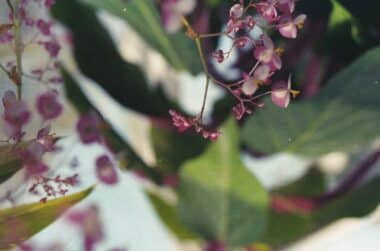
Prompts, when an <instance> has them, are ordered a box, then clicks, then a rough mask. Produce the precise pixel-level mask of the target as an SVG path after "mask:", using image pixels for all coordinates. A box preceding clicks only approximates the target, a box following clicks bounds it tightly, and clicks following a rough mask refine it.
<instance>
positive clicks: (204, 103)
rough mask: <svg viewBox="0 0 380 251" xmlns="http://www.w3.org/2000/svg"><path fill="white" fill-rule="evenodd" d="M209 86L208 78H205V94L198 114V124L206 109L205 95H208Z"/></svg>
mask: <svg viewBox="0 0 380 251" xmlns="http://www.w3.org/2000/svg"><path fill="white" fill-rule="evenodd" d="M209 85H210V78H209V77H208V76H207V79H206V87H205V92H204V96H203V102H202V108H201V112H200V113H199V120H200V122H202V118H203V113H204V111H205V107H206V100H207V94H208V88H209Z"/></svg>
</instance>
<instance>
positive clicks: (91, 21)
mask: <svg viewBox="0 0 380 251" xmlns="http://www.w3.org/2000/svg"><path fill="white" fill-rule="evenodd" d="M52 13H53V15H54V17H55V18H57V19H58V20H59V21H60V22H62V23H63V24H65V25H66V26H67V27H68V28H69V29H70V30H71V32H72V33H73V38H74V44H75V47H74V54H75V59H76V62H77V64H78V66H79V68H80V70H81V71H82V72H83V73H84V74H85V75H86V76H87V77H89V78H91V79H92V80H94V81H95V82H97V83H98V84H99V85H101V87H102V88H103V89H104V90H105V91H107V92H108V93H109V94H110V95H111V96H112V97H113V98H114V99H115V100H117V101H118V102H119V103H120V104H122V105H124V106H126V107H128V108H131V109H134V110H136V111H138V112H141V113H144V114H147V115H151V116H158V115H162V114H167V111H168V109H170V108H172V107H176V106H175V104H174V103H172V102H171V101H169V100H168V99H167V98H166V97H165V96H164V94H163V92H162V91H161V90H153V89H151V88H150V87H149V86H148V84H147V81H146V78H145V76H144V74H143V72H142V71H141V69H140V68H139V67H138V66H136V65H133V64H130V63H127V62H125V61H124V60H123V59H122V58H121V56H120V54H119V52H118V51H117V49H116V48H115V45H114V44H113V41H112V39H111V38H110V36H109V34H108V32H107V31H106V30H105V28H104V27H103V26H102V25H101V23H100V21H99V20H98V18H97V16H96V13H95V11H94V10H93V9H92V8H90V7H88V6H86V5H84V4H82V3H80V2H79V1H77V0H71V1H65V0H59V1H57V3H56V5H55V6H54V8H53V10H52ZM72 13H76V14H75V15H72ZM89 27H91V29H89Z"/></svg>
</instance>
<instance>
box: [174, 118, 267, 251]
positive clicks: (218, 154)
mask: <svg viewBox="0 0 380 251" xmlns="http://www.w3.org/2000/svg"><path fill="white" fill-rule="evenodd" d="M267 205H268V195H267V193H266V191H265V190H264V188H263V187H262V185H261V184H260V183H259V181H258V180H257V179H256V178H255V177H254V176H253V175H252V174H251V173H250V172H249V171H248V170H247V169H246V168H245V167H244V166H243V163H242V162H241V160H240V154H239V146H238V132H237V126H236V124H235V122H234V120H233V119H230V120H228V122H226V124H225V125H224V127H223V129H222V135H221V136H220V138H219V139H218V140H217V142H216V143H212V144H211V145H210V146H209V147H208V148H207V150H206V152H205V153H204V154H203V155H202V156H200V157H199V158H196V159H193V160H190V161H188V162H186V163H185V164H184V166H183V168H182V169H181V183H180V186H179V213H180V217H181V219H182V220H183V222H184V223H185V224H186V225H187V226H188V227H189V228H190V229H191V230H192V231H194V232H195V233H197V234H199V235H200V236H202V237H203V238H205V239H208V240H218V241H222V242H224V243H227V244H228V245H231V246H245V245H249V244H252V243H253V242H254V241H255V240H257V239H258V237H259V236H260V234H261V233H262V232H263V230H264V228H265V225H266V217H267V215H266V210H267Z"/></svg>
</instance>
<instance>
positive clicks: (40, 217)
mask: <svg viewBox="0 0 380 251" xmlns="http://www.w3.org/2000/svg"><path fill="white" fill-rule="evenodd" d="M92 189H93V188H92V187H91V188H88V189H87V190H85V191H82V192H80V193H76V194H73V195H69V196H65V197H62V198H59V199H54V200H49V201H47V202H46V203H43V202H38V203H33V204H27V205H22V206H18V207H13V208H8V209H4V210H0V248H10V247H11V246H12V245H14V244H17V243H20V242H22V241H25V240H27V239H28V238H30V237H31V236H33V235H34V234H36V233H38V232H39V231H41V230H42V229H43V228H45V227H46V226H48V225H49V224H51V223H52V222H53V221H54V220H56V219H57V218H58V217H59V216H60V215H61V214H62V213H64V212H65V211H66V210H67V209H68V208H70V207H71V206H73V205H75V204H76V203H78V202H79V201H81V200H82V199H83V198H85V197H86V196H87V195H89V194H90V193H91V191H92Z"/></svg>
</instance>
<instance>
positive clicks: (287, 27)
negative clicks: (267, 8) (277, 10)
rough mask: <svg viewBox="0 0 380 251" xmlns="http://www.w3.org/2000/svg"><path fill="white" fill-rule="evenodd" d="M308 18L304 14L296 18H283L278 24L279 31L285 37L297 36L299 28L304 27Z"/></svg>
mask: <svg viewBox="0 0 380 251" xmlns="http://www.w3.org/2000/svg"><path fill="white" fill-rule="evenodd" d="M305 20H306V15H304V14H302V15H299V16H298V17H296V18H295V19H294V20H293V19H292V18H291V17H285V18H283V19H281V21H280V24H279V25H278V31H279V32H280V33H281V35H282V36H283V37H286V38H296V37H297V33H298V29H300V28H302V27H303V24H304V22H305Z"/></svg>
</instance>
